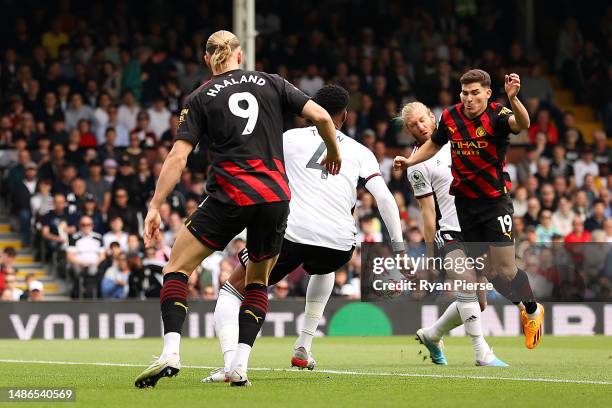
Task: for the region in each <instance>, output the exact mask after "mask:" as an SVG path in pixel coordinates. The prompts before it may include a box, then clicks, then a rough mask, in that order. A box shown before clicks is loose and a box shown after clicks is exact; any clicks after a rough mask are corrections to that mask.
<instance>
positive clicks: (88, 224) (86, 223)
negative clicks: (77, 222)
mask: <svg viewBox="0 0 612 408" xmlns="http://www.w3.org/2000/svg"><path fill="white" fill-rule="evenodd" d="M92 225H93V224H92V223H91V222H82V223H81V227H91V226H92Z"/></svg>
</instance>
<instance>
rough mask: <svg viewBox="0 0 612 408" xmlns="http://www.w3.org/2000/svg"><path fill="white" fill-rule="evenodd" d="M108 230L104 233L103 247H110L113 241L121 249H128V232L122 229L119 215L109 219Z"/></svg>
mask: <svg viewBox="0 0 612 408" xmlns="http://www.w3.org/2000/svg"><path fill="white" fill-rule="evenodd" d="M109 224H110V231H108V232H107V233H106V234H104V237H103V243H104V248H106V249H110V246H111V244H112V243H113V242H117V243H118V244H119V247H120V248H121V250H122V251H124V252H126V251H127V250H128V245H127V241H128V234H127V232H125V231H123V220H122V219H121V217H119V216H115V217H113V218H111V219H110V221H109Z"/></svg>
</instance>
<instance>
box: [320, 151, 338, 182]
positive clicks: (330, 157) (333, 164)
mask: <svg viewBox="0 0 612 408" xmlns="http://www.w3.org/2000/svg"><path fill="white" fill-rule="evenodd" d="M321 166H324V167H325V169H326V170H327V172H328V173H329V174H331V175H332V176H335V175H336V174H338V173H340V167H341V166H342V158H341V157H340V152H338V151H336V152H333V151H332V152H330V151H329V150H328V151H327V154H326V155H325V158H324V159H323V160H322V161H321Z"/></svg>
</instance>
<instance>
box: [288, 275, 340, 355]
mask: <svg viewBox="0 0 612 408" xmlns="http://www.w3.org/2000/svg"><path fill="white" fill-rule="evenodd" d="M334 280H335V274H334V273H328V274H326V275H312V276H311V277H310V280H309V281H308V289H306V307H305V308H304V327H303V328H302V331H301V333H300V335H299V337H298V338H297V340H296V342H295V345H294V349H297V348H299V347H304V348H305V349H306V351H308V352H310V349H311V347H312V339H313V337H314V336H315V333H316V332H317V326H318V325H319V321H320V320H321V317H323V311H324V310H325V306H326V305H327V301H328V300H329V296H330V295H331V293H332V290H333V289H334Z"/></svg>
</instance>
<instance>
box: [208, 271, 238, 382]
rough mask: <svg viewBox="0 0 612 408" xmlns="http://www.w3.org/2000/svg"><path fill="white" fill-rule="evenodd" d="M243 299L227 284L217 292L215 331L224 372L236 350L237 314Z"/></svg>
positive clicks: (229, 366)
mask: <svg viewBox="0 0 612 408" xmlns="http://www.w3.org/2000/svg"><path fill="white" fill-rule="evenodd" d="M243 299H244V297H243V296H242V295H241V294H240V292H238V291H237V290H236V289H235V288H234V287H233V286H232V285H231V284H230V283H229V282H225V284H224V285H223V286H222V287H221V289H220V290H219V298H218V299H217V304H216V305H215V331H216V332H217V337H219V343H220V344H221V352H222V353H223V364H224V367H223V368H224V370H225V371H226V372H227V371H229V370H230V369H231V367H232V361H233V360H234V358H235V356H236V350H237V349H238V314H239V313H240V305H241V304H242V300H243Z"/></svg>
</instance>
